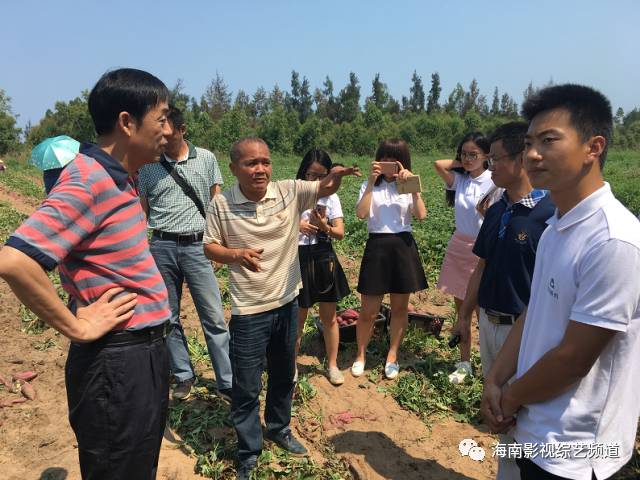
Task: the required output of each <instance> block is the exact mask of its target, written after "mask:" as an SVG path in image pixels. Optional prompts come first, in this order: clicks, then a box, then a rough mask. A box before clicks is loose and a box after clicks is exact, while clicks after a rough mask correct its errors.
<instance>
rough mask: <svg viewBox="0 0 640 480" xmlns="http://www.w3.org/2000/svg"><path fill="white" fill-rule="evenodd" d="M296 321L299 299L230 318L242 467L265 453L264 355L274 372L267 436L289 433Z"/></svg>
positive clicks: (269, 370)
mask: <svg viewBox="0 0 640 480" xmlns="http://www.w3.org/2000/svg"><path fill="white" fill-rule="evenodd" d="M297 318H298V301H297V300H294V301H292V302H289V303H287V304H286V305H283V306H282V307H279V308H276V309H275V310H269V311H268V312H262V313H256V314H253V315H232V316H231V324H230V330H231V342H230V343H229V351H230V355H231V366H232V368H233V395H232V397H233V401H232V402H231V419H232V421H233V425H234V427H235V429H236V433H237V435H238V461H239V462H240V463H244V462H248V461H251V460H253V459H255V458H257V457H258V455H260V452H261V451H262V427H261V426H260V400H259V395H260V391H261V390H262V380H261V376H262V370H263V368H264V358H265V356H266V358H267V373H268V374H269V381H268V385H267V399H266V406H265V411H264V420H265V423H266V427H267V432H269V433H280V432H285V431H286V430H288V429H289V422H290V421H291V399H292V397H293V389H294V383H293V375H294V373H295V368H296V366H295V362H296V358H295V348H296V334H297V331H296V330H297Z"/></svg>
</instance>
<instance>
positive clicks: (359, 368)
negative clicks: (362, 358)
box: [351, 362, 364, 377]
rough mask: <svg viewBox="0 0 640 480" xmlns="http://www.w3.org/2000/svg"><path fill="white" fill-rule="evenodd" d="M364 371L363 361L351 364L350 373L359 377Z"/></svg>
mask: <svg viewBox="0 0 640 480" xmlns="http://www.w3.org/2000/svg"><path fill="white" fill-rule="evenodd" d="M363 373H364V362H353V365H351V375H353V376H354V377H359V376H360V375H362V374H363Z"/></svg>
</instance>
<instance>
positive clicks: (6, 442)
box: [0, 187, 496, 480]
mask: <svg viewBox="0 0 640 480" xmlns="http://www.w3.org/2000/svg"><path fill="white" fill-rule="evenodd" d="M0 201H10V202H11V203H12V204H13V205H14V206H15V207H16V208H17V209H18V210H20V211H24V212H25V213H28V212H29V211H31V210H32V209H33V208H34V207H35V205H34V204H33V202H30V201H27V200H25V199H23V198H20V197H19V196H17V195H15V194H10V193H8V192H7V191H6V190H3V189H2V188H1V187H0ZM349 270H351V269H349ZM349 274H350V275H351V276H353V273H352V272H351V271H350V272H349ZM413 303H415V304H417V305H418V306H419V307H421V309H423V310H427V311H429V312H430V313H434V314H438V315H443V314H446V312H447V309H448V307H447V305H445V303H446V302H445V299H443V298H441V297H438V296H437V295H436V296H435V297H434V294H433V293H429V294H422V295H421V296H420V297H418V298H416V299H414V302H413ZM438 303H440V305H437V304H438ZM182 317H183V320H184V323H185V326H186V328H187V330H191V329H194V328H197V325H198V320H197V315H196V313H195V308H194V307H193V304H192V302H191V299H190V297H189V295H188V290H187V291H185V298H184V306H183V311H182ZM20 326H21V325H20V317H19V303H18V301H17V300H16V299H15V297H14V296H13V294H12V293H11V291H10V289H9V288H8V286H7V285H6V283H4V282H2V281H0V339H1V340H0V372H2V373H3V374H5V375H10V374H11V373H14V372H18V371H24V370H34V371H36V372H37V373H38V377H37V379H35V380H34V381H33V386H34V387H35V389H36V391H37V398H36V399H35V400H34V401H29V402H26V403H22V404H18V405H15V406H12V407H7V408H0V439H2V440H1V441H0V471H1V472H2V473H1V474H0V477H2V478H5V479H9V480H18V479H20V480H22V479H25V478H39V479H49V480H62V479H76V478H80V473H79V467H78V459H77V444H76V441H75V437H74V435H73V432H72V431H71V428H70V427H69V423H68V420H67V413H68V412H67V403H66V393H65V387H64V363H65V360H66V351H67V348H68V341H67V340H66V339H65V338H64V337H62V336H60V335H56V334H55V332H54V331H53V330H51V329H49V330H47V331H45V332H44V333H42V334H40V335H27V334H25V333H22V332H21V331H20ZM45 346H48V348H44V347H45ZM310 350H311V351H312V352H313V353H315V354H311V355H304V356H302V357H301V358H300V365H301V370H302V371H303V372H304V371H305V370H306V371H317V370H316V368H315V366H316V365H318V364H319V362H320V357H321V356H322V353H321V352H322V345H321V342H320V340H319V339H317V340H314V341H313V345H312V347H311V348H310ZM352 355H353V351H351V350H341V353H340V358H339V364H340V366H341V368H344V369H345V377H346V383H345V384H344V385H343V386H341V387H339V388H336V387H333V386H331V385H330V384H329V382H328V381H327V379H326V378H325V377H324V376H322V375H321V374H315V375H314V376H313V377H312V378H311V380H310V381H311V383H312V384H313V385H314V386H315V387H316V389H317V395H316V397H315V398H314V399H313V400H312V402H311V405H310V407H311V408H312V409H313V410H314V411H316V412H318V413H319V414H320V416H319V418H322V419H323V420H322V424H317V425H315V426H314V425H313V424H310V423H309V422H307V423H305V425H304V426H300V425H299V424H298V422H297V420H295V419H294V421H293V423H292V426H293V428H294V429H295V430H296V431H297V432H298V434H299V435H300V437H301V438H302V440H303V442H304V443H305V445H306V446H307V447H308V448H309V450H310V452H311V455H312V457H313V458H315V459H316V460H318V461H322V460H323V450H320V449H319V448H317V446H318V445H319V443H320V442H317V440H318V439H319V438H322V439H323V440H325V441H328V442H330V444H332V445H333V447H334V448H335V452H336V454H337V455H338V456H340V457H342V458H344V459H345V460H346V462H348V464H349V466H350V470H351V472H352V474H353V476H354V478H356V479H398V480H400V479H402V480H404V479H407V480H411V479H416V480H417V479H425V478H429V479H436V480H438V479H490V478H494V477H495V468H496V463H495V462H494V460H493V459H492V458H491V455H490V453H491V449H490V445H491V444H492V443H493V441H494V440H493V437H492V436H491V435H489V434H487V433H486V431H481V430H478V429H476V428H474V427H473V426H470V425H466V424H460V423H456V422H454V421H451V420H441V421H436V422H435V423H434V424H433V425H432V428H431V429H429V428H427V426H426V425H425V424H424V423H423V422H422V421H421V420H420V419H419V418H418V417H417V416H416V415H414V414H413V413H411V412H408V411H405V410H403V409H402V408H400V407H399V406H398V404H397V403H396V402H395V400H393V399H392V398H391V397H389V396H387V395H385V394H384V393H382V392H379V391H378V390H377V389H376V386H375V385H373V384H372V383H370V382H368V381H367V380H366V379H363V378H364V377H363V378H361V379H355V378H353V377H351V375H350V374H349V373H348V367H349V365H350V362H351V360H352ZM204 373H205V375H206V376H207V377H211V376H212V372H211V369H209V370H208V371H206V372H204ZM13 396H15V394H11V393H9V392H8V391H7V389H6V388H4V387H0V400H2V399H6V398H11V397H13ZM226 435H231V433H230V432H226ZM465 438H472V439H474V440H476V441H477V442H478V444H479V445H480V446H483V447H484V448H485V450H486V451H487V454H488V456H487V458H486V459H485V460H484V461H482V462H474V461H473V460H471V459H470V458H469V457H462V456H461V455H460V453H459V451H458V444H459V442H460V441H461V440H462V439H465ZM194 464H195V460H194V459H193V458H191V457H189V456H188V455H187V454H186V453H185V452H184V451H183V450H182V449H180V448H179V444H178V443H177V441H176V439H175V437H174V435H173V433H172V432H170V431H169V430H167V432H166V434H165V439H164V442H163V445H162V451H161V456H160V467H159V475H158V478H160V479H166V480H186V479H191V478H202V477H199V476H198V475H195V474H194V473H193V468H194Z"/></svg>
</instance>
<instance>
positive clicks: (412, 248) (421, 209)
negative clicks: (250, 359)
mask: <svg viewBox="0 0 640 480" xmlns="http://www.w3.org/2000/svg"><path fill="white" fill-rule="evenodd" d="M382 162H387V163H386V164H385V163H382ZM387 167H390V169H392V168H393V167H395V168H396V171H395V172H393V171H389V170H387ZM411 175H412V174H411V156H410V154H409V148H408V146H407V144H406V142H405V141H404V140H400V139H391V140H386V141H384V142H382V143H381V144H380V146H379V147H378V150H377V152H376V157H375V161H374V162H373V163H372V166H371V173H370V175H369V179H368V180H367V181H366V182H364V183H363V184H362V187H361V188H360V198H359V199H358V203H357V204H356V215H357V216H358V218H360V219H367V227H368V230H369V239H368V240H367V244H366V246H365V249H364V254H363V256H362V264H361V266H360V276H359V279H358V288H357V290H358V292H359V293H360V294H361V295H362V311H361V312H360V318H359V319H358V323H357V324H356V336H357V340H358V352H357V355H356V359H355V361H354V362H353V366H352V367H351V373H352V375H353V376H354V377H359V376H360V375H362V373H363V372H364V366H365V354H366V350H367V345H368V344H369V340H370V339H371V335H372V333H373V322H374V319H375V317H376V315H377V314H378V311H379V310H380V304H381V303H382V298H383V297H384V295H385V294H387V293H388V294H390V295H389V296H390V301H391V333H390V336H391V343H390V345H389V352H388V353H387V360H386V363H385V369H384V373H385V376H386V377H387V378H389V379H393V378H396V377H397V376H398V371H399V370H400V367H399V364H398V349H399V348H400V344H401V343H402V339H403V337H404V334H405V332H406V330H407V323H408V307H409V296H410V295H411V293H413V292H417V291H419V290H424V289H425V288H427V279H426V276H425V274H424V269H423V268H422V262H421V260H420V256H419V254H418V248H417V246H416V242H415V240H414V238H413V235H412V233H411V231H412V229H411V221H412V219H413V218H414V217H415V218H417V219H418V220H422V219H423V218H425V217H426V215H427V210H426V207H425V205H424V202H423V200H422V196H421V194H420V193H404V194H400V193H398V189H397V187H396V182H398V183H402V182H404V181H406V179H407V178H408V177H410V176H411Z"/></svg>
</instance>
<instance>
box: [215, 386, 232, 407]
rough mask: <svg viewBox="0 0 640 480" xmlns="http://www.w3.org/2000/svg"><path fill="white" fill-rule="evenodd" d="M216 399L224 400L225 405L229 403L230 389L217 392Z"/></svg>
mask: <svg viewBox="0 0 640 480" xmlns="http://www.w3.org/2000/svg"><path fill="white" fill-rule="evenodd" d="M218 397H220V398H221V399H222V400H224V401H225V402H227V403H229V404H230V403H231V389H230V388H223V389H222V390H218Z"/></svg>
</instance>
